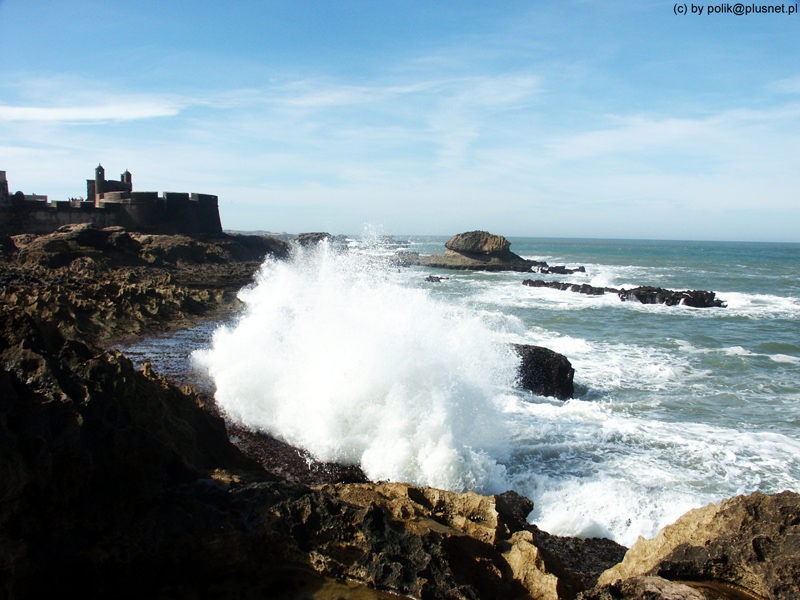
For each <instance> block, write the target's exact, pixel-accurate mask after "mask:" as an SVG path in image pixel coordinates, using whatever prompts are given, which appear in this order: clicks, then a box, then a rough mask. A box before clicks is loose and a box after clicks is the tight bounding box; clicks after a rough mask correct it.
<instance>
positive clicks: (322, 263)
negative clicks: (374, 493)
mask: <svg viewBox="0 0 800 600" xmlns="http://www.w3.org/2000/svg"><path fill="white" fill-rule="evenodd" d="M240 298H241V300H242V301H243V302H244V304H245V312H244V314H243V315H242V317H241V318H240V319H239V321H238V322H237V323H236V324H235V325H234V326H232V327H223V328H221V329H220V330H218V331H217V332H216V333H215V335H214V337H213V344H212V347H211V349H210V350H208V351H204V352H200V353H198V355H197V360H198V362H199V363H200V364H201V365H203V366H204V367H205V368H206V369H208V371H209V373H210V374H211V376H212V377H213V379H214V381H215V382H216V386H217V394H216V399H217V402H218V403H219V405H220V406H221V407H222V408H223V409H224V410H225V411H226V413H227V414H228V415H229V416H230V417H231V418H233V419H236V420H239V421H241V422H243V423H245V424H247V425H249V426H251V427H254V428H258V429H261V430H264V431H267V432H269V433H271V434H273V435H276V436H278V437H280V438H282V439H284V440H286V441H287V442H289V443H291V444H293V445H296V446H299V447H302V448H305V449H307V450H308V451H310V452H311V453H312V454H313V455H314V456H315V457H317V458H318V459H320V460H325V461H338V462H342V463H348V464H360V465H361V467H362V468H363V469H364V471H365V472H366V474H367V475H368V476H369V477H370V478H371V479H375V480H378V479H386V480H393V481H407V482H411V483H416V484H420V485H430V486H434V487H440V488H447V489H452V490H464V489H467V488H469V489H473V490H476V491H483V492H492V491H499V490H502V489H506V488H507V485H506V482H505V479H504V467H503V466H502V464H500V462H498V461H500V460H502V459H503V458H504V456H506V455H507V452H508V448H507V445H506V435H505V420H504V418H503V416H502V413H501V409H500V404H501V403H502V398H501V395H502V390H504V389H508V388H510V387H511V385H512V384H513V381H514V378H515V376H516V368H517V365H518V362H519V359H518V358H517V357H516V355H514V353H513V350H511V349H510V347H509V346H508V345H507V344H506V343H504V341H503V337H504V335H505V334H504V333H503V331H502V329H503V328H504V327H506V326H510V327H512V328H513V327H515V324H514V322H513V320H512V321H509V320H508V319H496V318H495V319H492V318H490V317H488V316H487V315H486V314H476V313H474V312H470V311H465V310H463V309H458V308H456V307H453V306H452V305H445V304H443V303H440V302H437V301H435V300H434V299H432V298H431V296H430V295H429V294H428V293H427V292H425V291H423V290H420V289H414V288H411V287H408V286H403V285H401V284H400V283H399V282H398V281H397V280H396V279H395V274H394V273H393V272H392V270H391V269H388V268H384V265H383V263H381V261H380V260H376V259H375V257H374V256H368V255H364V254H357V253H353V252H345V253H337V252H335V251H334V250H332V249H331V248H330V247H329V246H328V245H326V244H321V245H319V246H318V247H317V248H316V249H314V250H302V249H301V250H298V251H297V253H296V255H295V256H294V258H293V259H292V260H291V261H288V262H272V261H268V262H266V263H265V264H264V266H263V268H262V270H261V272H260V273H259V275H258V277H257V281H256V284H255V285H254V286H253V287H251V288H249V289H247V290H244V291H243V292H242V293H241V294H240ZM498 325H499V326H500V327H499V329H500V331H498V327H497V326H498Z"/></svg>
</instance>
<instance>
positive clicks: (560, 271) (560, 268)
mask: <svg viewBox="0 0 800 600" xmlns="http://www.w3.org/2000/svg"><path fill="white" fill-rule="evenodd" d="M533 270H534V271H536V272H537V273H544V274H554V275H572V274H573V273H586V267H584V266H580V267H576V268H574V269H569V268H567V267H566V266H565V265H555V266H552V267H551V266H549V265H547V264H546V263H545V264H544V265H543V266H540V267H536V268H534V269H533Z"/></svg>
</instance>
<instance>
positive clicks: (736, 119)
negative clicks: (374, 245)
mask: <svg viewBox="0 0 800 600" xmlns="http://www.w3.org/2000/svg"><path fill="white" fill-rule="evenodd" d="M674 6H675V5H674V3H669V2H656V1H652V2H647V1H644V0H636V1H613V0H604V1H594V0H582V1H571V0H558V1H541V2H533V1H528V2H518V1H507V2H501V1H493V2H489V1H482V2H470V1H457V2H456V1H452V2H451V1H440V2H430V1H428V2H417V1H415V0H406V1H399V0H398V1H392V2H390V1H378V0H372V1H367V0H363V1H350V0H339V1H323V0H317V1H313V2H312V1H305V0H294V1H291V2H289V1H280V2H278V1H267V0H261V1H255V0H253V1H249V0H244V1H236V2H220V1H216V0H195V1H192V2H189V1H188V0H187V1H168V0H159V1H151V0H137V2H119V1H117V0H101V1H97V2H95V1H93V0H92V1H89V0H71V1H70V2H63V0H59V1H51V0H36V1H31V0H0V170H5V171H7V177H8V179H9V186H10V188H11V191H12V192H13V191H16V190H18V189H20V190H23V191H24V192H26V193H38V194H47V195H48V196H49V197H50V198H51V199H66V198H68V197H76V196H81V195H85V194H86V188H85V180H86V179H87V178H89V177H92V176H93V172H94V167H95V166H97V164H98V163H102V164H103V166H104V167H105V168H106V174H107V176H108V177H110V178H114V177H118V175H119V173H122V172H123V171H124V170H126V169H129V170H130V171H131V172H132V173H133V182H134V189H138V190H154V191H190V192H191V191H193V192H203V193H211V194H217V195H218V196H219V197H220V210H221V215H222V221H223V226H224V227H225V228H226V229H238V230H254V229H262V230H268V231H288V232H295V233H296V232H301V231H320V230H324V231H330V232H332V233H359V232H361V231H362V229H363V227H364V225H365V224H370V225H373V226H377V227H379V228H382V229H383V230H384V231H386V232H387V233H394V234H430V235H451V234H454V233H458V232H460V231H467V230H472V229H487V230H489V231H492V232H494V233H499V234H502V235H505V236H545V237H548V236H555V237H618V238H657V239H711V240H746V241H749V240H762V241H793V242H800V61H798V58H799V57H800V15H797V14H794V15H786V14H784V15H781V14H766V15H764V14H760V15H747V16H736V15H732V14H715V15H707V14H703V15H697V14H694V15H692V14H690V15H686V16H681V15H676V14H675V13H674ZM688 6H689V10H690V11H691V5H688ZM703 6H707V5H703ZM790 6H795V5H786V7H787V10H788V7H790Z"/></svg>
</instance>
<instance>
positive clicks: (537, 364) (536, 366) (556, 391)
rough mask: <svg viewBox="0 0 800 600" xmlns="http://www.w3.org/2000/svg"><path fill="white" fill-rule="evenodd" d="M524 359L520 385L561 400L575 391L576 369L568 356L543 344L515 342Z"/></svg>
mask: <svg viewBox="0 0 800 600" xmlns="http://www.w3.org/2000/svg"><path fill="white" fill-rule="evenodd" d="M514 349H515V350H516V351H517V354H519V355H520V358H521V359H522V361H521V363H520V367H519V375H520V386H522V387H523V388H524V389H526V390H530V391H531V392H533V393H534V394H537V395H539V396H555V397H556V398H558V399H559V400H567V399H569V398H572V395H573V394H574V393H575V387H574V384H573V379H574V377H575V369H573V368H572V364H571V363H570V362H569V360H568V359H567V357H566V356H564V355H563V354H559V353H558V352H554V351H553V350H550V349H549V348H542V347H541V346H529V345H524V344H515V345H514Z"/></svg>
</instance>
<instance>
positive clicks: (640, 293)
mask: <svg viewBox="0 0 800 600" xmlns="http://www.w3.org/2000/svg"><path fill="white" fill-rule="evenodd" d="M618 295H619V298H620V300H622V301H626V300H634V301H636V302H641V303H642V304H666V305H667V306H677V305H679V304H683V305H684V306H691V307H694V308H711V307H716V308H724V307H725V303H724V302H723V301H722V300H719V299H717V297H716V294H714V292H706V291H699V290H687V291H683V292H677V291H673V290H665V289H664V288H659V287H650V286H644V287H637V288H632V289H630V290H620V291H619V292H618Z"/></svg>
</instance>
